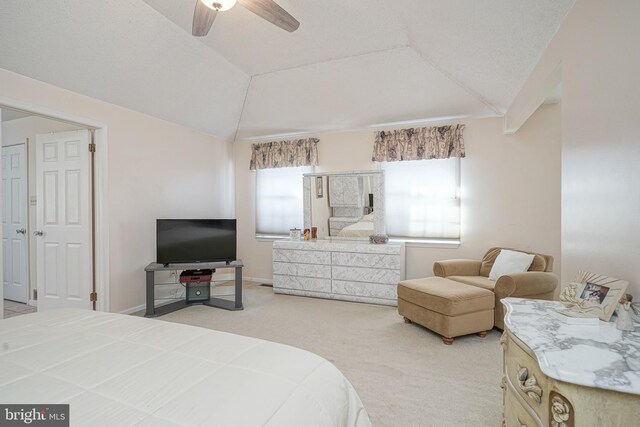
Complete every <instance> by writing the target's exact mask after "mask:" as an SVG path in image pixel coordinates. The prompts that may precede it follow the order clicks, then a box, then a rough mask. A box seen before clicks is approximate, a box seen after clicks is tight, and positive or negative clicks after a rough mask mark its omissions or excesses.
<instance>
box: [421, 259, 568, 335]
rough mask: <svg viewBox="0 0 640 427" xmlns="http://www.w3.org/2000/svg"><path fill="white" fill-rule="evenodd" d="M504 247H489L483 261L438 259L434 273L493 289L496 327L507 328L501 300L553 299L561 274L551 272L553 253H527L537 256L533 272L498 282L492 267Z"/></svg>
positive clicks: (519, 274)
mask: <svg viewBox="0 0 640 427" xmlns="http://www.w3.org/2000/svg"><path fill="white" fill-rule="evenodd" d="M501 249H502V248H491V249H489V250H488V251H487V253H486V254H485V255H484V257H483V258H482V260H481V261H478V260H470V259H451V260H446V261H437V262H436V263H434V264H433V274H434V275H436V276H439V277H446V278H447V279H449V280H454V281H456V282H460V283H465V284H467V285H472V286H476V287H479V288H483V289H487V290H490V291H492V292H493V293H494V294H495V308H494V310H495V311H494V326H496V327H498V328H500V329H504V308H503V306H502V304H501V303H500V300H501V299H502V298H506V297H517V298H531V299H544V300H552V299H554V295H555V292H556V288H557V287H558V276H556V275H555V274H553V273H552V272H551V271H553V257H552V256H550V255H542V254H536V253H532V252H527V253H531V254H533V255H535V256H534V258H533V262H532V263H531V267H529V271H527V272H526V273H516V274H509V275H505V276H501V277H500V278H498V280H496V281H493V280H489V273H490V272H491V267H493V263H494V262H495V260H496V258H497V257H498V255H499V254H500V250H501ZM505 249H508V248H505ZM512 250H517V249H512ZM520 252H525V251H520Z"/></svg>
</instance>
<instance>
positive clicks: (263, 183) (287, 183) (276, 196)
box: [256, 166, 313, 234]
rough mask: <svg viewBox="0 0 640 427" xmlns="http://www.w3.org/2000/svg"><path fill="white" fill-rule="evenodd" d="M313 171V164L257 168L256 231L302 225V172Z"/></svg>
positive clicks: (285, 231) (277, 231) (284, 231)
mask: <svg viewBox="0 0 640 427" xmlns="http://www.w3.org/2000/svg"><path fill="white" fill-rule="evenodd" d="M311 172H313V167H312V166H303V167H298V168H276V169H259V170H257V171H256V234H288V233H289V229H291V228H294V227H297V228H300V229H302V227H303V222H304V218H303V210H304V209H303V204H302V193H303V192H302V174H303V173H311Z"/></svg>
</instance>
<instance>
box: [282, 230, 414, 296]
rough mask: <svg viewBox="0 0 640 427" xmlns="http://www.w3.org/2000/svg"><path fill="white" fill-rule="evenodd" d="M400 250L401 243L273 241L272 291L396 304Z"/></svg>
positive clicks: (401, 261)
mask: <svg viewBox="0 0 640 427" xmlns="http://www.w3.org/2000/svg"><path fill="white" fill-rule="evenodd" d="M404 252H405V251H404V243H389V244H383V245H376V244H371V243H368V242H360V241H347V240H330V239H326V240H324V239H320V240H309V241H291V240H279V241H275V242H274V243H273V290H274V291H275V292H276V293H280V294H289V295H301V296H311V297H319V298H329V299H340V300H346V301H356V302H368V303H375V304H384V305H392V306H396V305H397V304H398V294H397V290H396V288H397V285H398V282H399V281H401V280H403V279H404V264H405V260H404Z"/></svg>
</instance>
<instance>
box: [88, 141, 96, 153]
mask: <svg viewBox="0 0 640 427" xmlns="http://www.w3.org/2000/svg"><path fill="white" fill-rule="evenodd" d="M89 152H90V153H95V152H96V144H94V143H93V142H92V143H90V144H89Z"/></svg>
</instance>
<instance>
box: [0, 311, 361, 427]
mask: <svg viewBox="0 0 640 427" xmlns="http://www.w3.org/2000/svg"><path fill="white" fill-rule="evenodd" d="M0 402H1V403H4V404H8V403H33V404H54V403H69V404H70V405H71V406H70V411H71V425H72V426H110V427H112V426H128V425H135V426H150V427H151V426H153V427H163V426H222V427H226V426H243V427H244V426H296V427H299V426H318V427H320V426H322V427H327V426H369V425H371V423H370V421H369V417H368V415H367V413H366V411H365V409H364V407H363V406H362V402H361V401H360V398H359V397H358V395H357V393H356V392H355V390H354V389H353V387H352V386H351V384H350V383H349V381H348V380H347V379H346V378H345V377H344V376H343V375H342V373H340V371H338V369H337V368H336V367H335V366H333V364H331V363H330V362H328V361H326V360H325V359H323V358H321V357H319V356H317V355H315V354H312V353H309V352H307V351H304V350H300V349H297V348H293V347H289V346H286V345H282V344H276V343H272V342H268V341H263V340H259V339H255V338H248V337H243V336H239V335H234V334H228V333H224V332H218V331H212V330H209V329H203V328H197V327H194V326H186V325H180V324H175V323H169V322H164V321H162V320H158V319H145V318H139V317H133V316H125V315H120V314H109V313H100V312H92V311H84V310H72V309H65V310H54V311H47V312H43V313H36V314H29V315H24V316H18V317H13V318H10V319H6V320H0Z"/></svg>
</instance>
